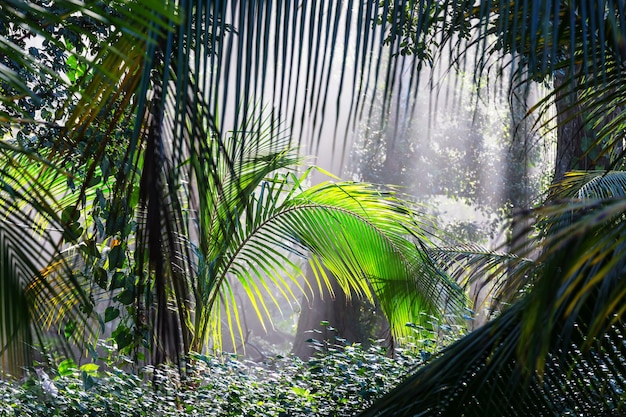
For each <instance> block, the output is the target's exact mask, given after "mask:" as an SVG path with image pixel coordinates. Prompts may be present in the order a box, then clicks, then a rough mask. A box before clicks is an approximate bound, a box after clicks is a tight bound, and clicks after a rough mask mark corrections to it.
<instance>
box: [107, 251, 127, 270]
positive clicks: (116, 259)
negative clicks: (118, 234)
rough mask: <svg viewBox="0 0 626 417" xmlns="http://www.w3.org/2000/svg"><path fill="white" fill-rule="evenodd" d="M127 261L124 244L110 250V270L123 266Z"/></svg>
mask: <svg viewBox="0 0 626 417" xmlns="http://www.w3.org/2000/svg"><path fill="white" fill-rule="evenodd" d="M125 261H126V253H125V252H124V248H122V245H116V246H114V247H112V248H111V250H110V251H109V271H112V270H114V269H116V268H122V267H123V266H124V262H125Z"/></svg>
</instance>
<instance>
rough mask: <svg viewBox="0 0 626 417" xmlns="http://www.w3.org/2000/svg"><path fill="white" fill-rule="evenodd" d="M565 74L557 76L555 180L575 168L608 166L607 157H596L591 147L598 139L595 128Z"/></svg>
mask: <svg viewBox="0 0 626 417" xmlns="http://www.w3.org/2000/svg"><path fill="white" fill-rule="evenodd" d="M566 78H569V77H566V76H565V75H562V74H561V75H559V74H557V75H555V76H554V89H555V91H556V112H557V115H556V119H557V124H558V127H557V144H556V161H555V168H554V179H553V183H556V182H558V181H560V180H562V179H563V178H564V177H565V173H566V172H568V171H571V170H573V169H582V170H588V169H596V168H604V167H605V165H607V163H608V161H606V160H605V158H601V160H594V159H593V158H592V156H591V155H592V153H591V152H589V147H590V146H592V144H593V143H594V142H595V139H594V135H593V132H592V131H591V130H590V129H589V128H587V127H586V126H585V121H584V120H583V115H582V112H581V109H580V106H579V105H578V104H577V101H578V97H577V93H576V91H574V88H573V86H572V85H571V84H570V83H571V80H570V81H567V80H566ZM568 84H570V85H568Z"/></svg>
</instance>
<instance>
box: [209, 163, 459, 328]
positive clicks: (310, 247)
mask: <svg viewBox="0 0 626 417" xmlns="http://www.w3.org/2000/svg"><path fill="white" fill-rule="evenodd" d="M279 178H282V181H279ZM292 178H293V177H292V176H289V175H287V176H282V177H275V178H274V179H273V180H272V181H271V182H266V183H263V185H262V186H261V187H260V192H259V194H258V198H256V199H254V201H251V203H250V208H251V209H250V210H248V211H247V212H246V213H245V215H244V216H242V218H241V220H240V222H239V223H238V224H237V227H235V228H234V230H235V232H234V233H233V234H232V236H231V239H230V240H229V245H228V247H229V249H227V251H226V252H225V253H224V254H223V255H222V256H221V257H220V258H217V259H215V262H214V263H213V264H212V265H213V269H211V270H212V271H213V272H212V274H213V275H211V276H205V278H204V279H211V280H213V282H214V286H213V287H212V288H213V289H212V293H211V295H212V297H213V299H208V298H207V299H205V300H204V301H203V304H204V305H212V303H214V302H216V301H215V300H217V294H219V293H222V292H223V291H221V290H220V288H221V287H222V285H227V286H228V288H230V285H231V284H229V283H228V280H230V279H236V280H238V282H239V283H240V285H241V286H242V288H243V289H244V290H245V292H246V294H247V296H248V298H249V300H250V302H251V304H252V306H253V307H254V308H255V310H256V312H257V314H259V315H260V316H261V317H260V320H261V322H265V319H271V318H270V315H269V310H268V306H267V304H266V303H271V304H274V305H275V307H277V308H279V309H280V303H279V300H278V299H276V298H275V297H274V295H273V294H272V288H274V287H276V288H277V289H278V293H279V294H280V295H281V296H282V297H287V298H288V299H292V300H295V299H296V294H294V292H293V290H292V288H298V289H299V290H300V291H301V290H302V288H301V287H300V283H299V281H298V280H299V279H300V277H301V276H302V271H301V269H300V267H299V265H298V264H297V263H296V262H295V261H293V260H292V259H291V257H290V255H296V256H297V257H300V258H310V263H311V265H313V266H314V268H313V270H314V273H315V274H314V276H315V277H316V282H307V283H306V285H309V286H319V287H322V286H324V287H329V282H328V281H327V278H325V272H324V270H328V271H329V272H331V273H332V274H333V275H334V276H335V277H336V278H337V279H338V282H339V284H340V285H341V287H342V288H343V289H344V291H345V292H346V294H354V295H356V296H359V297H365V298H368V299H370V300H371V301H374V300H376V301H375V302H377V303H379V304H380V305H381V307H382V309H383V311H384V312H385V314H386V315H387V316H388V318H389V319H390V320H391V321H392V325H393V329H394V332H395V334H396V335H397V336H405V335H407V334H408V332H410V330H409V329H407V328H406V326H405V324H406V323H407V322H414V323H421V322H422V317H423V316H424V315H423V314H421V313H426V314H427V315H430V316H437V317H442V316H443V315H444V314H445V313H452V315H456V317H460V316H461V310H462V308H463V307H465V297H464V295H463V291H462V290H461V288H460V287H459V286H458V285H456V284H455V283H454V282H453V281H452V280H451V279H450V277H448V276H447V275H446V274H445V273H444V272H443V270H442V269H440V268H438V267H437V266H436V265H435V263H434V262H433V261H432V260H430V259H429V257H428V255H427V254H426V253H425V251H424V248H425V247H426V246H427V245H430V242H429V241H428V240H427V239H426V238H425V237H424V232H423V231H422V230H420V229H419V228H418V227H417V226H416V225H417V224H418V222H417V220H418V218H419V217H418V216H419V215H418V213H417V212H416V211H414V210H412V209H411V208H410V207H409V206H407V205H406V204H405V203H403V202H402V201H401V200H399V199H397V198H396V197H395V196H394V193H393V192H391V191H381V190H380V188H379V187H375V186H373V185H369V184H359V183H351V182H347V183H323V184H320V185H317V186H314V187H311V188H309V189H304V190H302V189H300V188H299V184H300V182H299V181H298V180H293V181H292ZM294 187H295V188H294ZM294 190H295V191H296V192H294ZM285 196H287V197H288V198H285ZM416 239H419V240H420V242H417V241H416ZM231 277H232V278H231ZM221 302H223V303H224V305H223V306H222V307H223V308H226V309H236V308H237V307H236V306H235V305H228V306H227V305H226V303H225V302H224V299H221ZM215 314H221V313H218V312H215ZM264 317H265V319H264ZM218 319H219V316H215V315H213V316H208V315H207V316H205V317H204V318H203V320H213V322H215V321H216V320H218ZM208 327H211V328H216V327H217V326H216V325H215V324H212V325H202V324H199V325H198V328H208Z"/></svg>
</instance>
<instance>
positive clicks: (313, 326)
mask: <svg viewBox="0 0 626 417" xmlns="http://www.w3.org/2000/svg"><path fill="white" fill-rule="evenodd" d="M306 273H307V276H308V277H310V278H311V279H312V280H313V279H315V278H314V277H312V271H311V270H310V269H308V268H307V271H306ZM328 275H329V279H330V282H331V286H332V290H333V293H334V297H333V296H332V295H331V294H330V292H329V291H328V289H327V288H323V290H322V292H321V293H320V292H319V289H317V290H316V291H315V293H314V294H313V295H312V296H309V297H308V299H307V297H303V298H302V304H301V305H302V311H301V312H300V317H299V319H298V328H297V331H296V338H295V341H294V344H293V350H292V351H293V353H294V354H295V355H297V356H298V357H300V358H302V359H303V360H307V359H309V358H310V357H311V356H312V355H313V354H314V353H315V349H314V348H313V346H312V344H311V342H308V340H310V339H316V340H318V341H320V342H324V341H328V342H329V343H331V344H334V343H335V342H336V338H337V337H338V338H341V339H345V340H346V343H363V344H364V345H367V344H368V343H369V342H370V339H371V338H385V337H386V334H388V328H389V325H388V324H387V321H386V320H385V318H384V315H383V314H382V312H380V311H378V310H376V309H375V308H374V307H373V306H371V304H370V303H368V302H367V301H364V300H361V299H359V298H357V297H347V296H346V294H345V293H344V291H343V290H342V289H341V287H340V286H339V284H338V283H337V280H336V279H335V278H334V277H332V275H331V274H330V273H328ZM311 282H312V281H311ZM313 288H317V287H316V286H315V287H313ZM321 322H328V323H329V326H331V327H332V328H333V330H329V329H328V327H329V326H328V325H322V324H320V323H321Z"/></svg>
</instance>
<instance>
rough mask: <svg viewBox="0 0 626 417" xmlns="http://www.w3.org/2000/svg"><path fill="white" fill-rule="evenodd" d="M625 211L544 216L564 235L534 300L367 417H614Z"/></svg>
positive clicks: (614, 206)
mask: <svg viewBox="0 0 626 417" xmlns="http://www.w3.org/2000/svg"><path fill="white" fill-rule="evenodd" d="M625 208H626V206H625V205H624V202H623V201H619V200H618V201H616V200H612V201H603V202H601V201H598V200H596V201H594V202H593V203H589V202H588V203H585V204H581V205H580V206H579V207H578V209H572V207H571V205H561V206H558V207H557V206H554V207H550V208H547V209H545V210H541V211H542V214H546V215H549V216H555V218H557V223H556V224H557V225H558V227H561V228H562V229H560V230H559V232H556V233H554V234H552V235H550V237H549V238H547V241H546V244H545V246H544V248H545V253H544V254H543V255H542V257H541V258H540V259H539V263H538V268H537V269H536V271H535V273H536V274H537V280H536V282H535V285H534V286H533V287H532V289H531V290H530V292H529V293H528V294H527V295H526V296H524V298H523V299H522V300H521V301H519V302H517V303H515V304H513V305H512V306H511V307H510V308H509V309H507V310H505V311H504V312H503V313H502V314H501V315H500V316H499V317H498V318H496V319H495V320H493V321H491V322H489V323H488V324H486V325H485V326H484V327H482V328H480V329H478V330H476V331H474V332H472V333H471V334H469V335H468V336H466V337H464V338H463V339H461V340H460V341H458V342H457V343H455V344H454V345H452V346H451V347H450V348H449V349H447V350H445V351H444V352H443V353H442V355H441V356H440V357H439V358H437V359H435V360H433V361H432V362H431V363H429V364H428V365H426V366H425V367H424V368H423V369H421V370H419V371H417V372H416V373H415V374H414V375H412V376H410V377H409V378H408V379H407V381H406V382H404V383H403V384H401V385H400V387H398V388H397V389H396V390H395V391H393V392H392V393H391V394H390V395H389V396H388V397H386V398H384V399H383V400H381V401H380V402H378V403H377V404H376V405H375V406H374V407H373V408H372V409H371V410H368V411H367V412H365V413H363V415H390V416H403V415H406V416H408V415H422V414H424V415H430V414H437V415H446V416H448V415H449V416H453V415H468V416H471V415H529V416H530V415H560V414H562V413H566V412H571V411H575V410H578V411H582V412H583V413H589V412H592V413H593V412H598V411H597V410H602V411H601V413H606V414H607V415H610V413H618V414H619V413H620V412H621V411H620V410H623V406H624V405H623V402H622V400H621V394H620V392H621V390H622V389H623V387H624V380H623V378H622V376H621V375H622V371H623V370H624V363H623V359H622V355H623V353H624V347H623V345H622V344H620V343H617V342H616V340H619V337H620V335H621V334H622V333H623V324H622V320H621V317H622V314H623V308H622V307H621V305H622V303H621V300H622V297H623V292H624V281H623V267H624V256H623V253H622V251H623V247H624V245H623V243H621V242H623V233H624V230H623V213H624V209H625ZM566 215H569V216H570V218H571V216H574V220H573V221H571V222H570V224H569V225H564V223H563V222H562V219H561V218H560V216H566ZM591 410H596V411H591ZM602 415H604V414H602Z"/></svg>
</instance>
